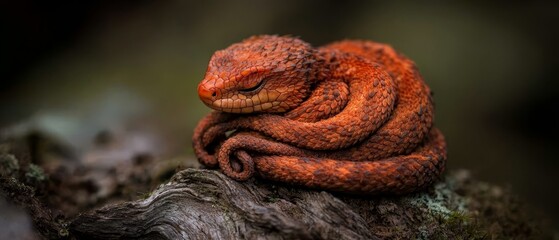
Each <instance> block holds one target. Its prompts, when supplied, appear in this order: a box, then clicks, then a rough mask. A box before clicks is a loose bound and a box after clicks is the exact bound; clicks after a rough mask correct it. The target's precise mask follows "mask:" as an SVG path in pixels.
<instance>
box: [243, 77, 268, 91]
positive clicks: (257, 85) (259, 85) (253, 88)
mask: <svg viewBox="0 0 559 240" xmlns="http://www.w3.org/2000/svg"><path fill="white" fill-rule="evenodd" d="M266 80H267V78H265V79H261V80H260V81H258V82H255V84H251V85H252V86H248V87H247V88H244V89H239V92H242V93H252V92H256V91H258V90H260V88H262V86H264V82H265V81H266Z"/></svg>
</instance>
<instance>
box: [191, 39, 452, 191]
mask: <svg viewBox="0 0 559 240" xmlns="http://www.w3.org/2000/svg"><path fill="white" fill-rule="evenodd" d="M198 94H199V96H200V99H201V100H202V101H203V102H204V103H205V104H206V105H208V106H209V107H211V108H213V109H215V110H216V111H214V112H212V113H210V114H209V115H208V116H206V117H205V118H203V119H202V120H201V121H200V122H199V124H198V126H197V127H196V129H195V131H194V136H193V144H194V150H195V153H196V155H197V156H198V159H199V161H200V162H201V163H202V164H204V165H206V166H208V167H219V168H220V169H221V170H222V171H223V172H224V173H225V174H226V175H228V176H229V177H231V178H234V179H236V180H246V179H248V178H250V177H252V176H253V175H254V174H255V173H256V174H257V175H259V176H260V177H263V178H266V179H271V180H274V181H279V182H285V183H291V184H295V185H302V186H306V187H310V188H317V189H325V190H331V191H342V192H354V193H364V194H371V193H373V194H374V193H381V192H385V193H405V192H410V191H415V190H418V189H421V188H423V187H425V186H428V185H430V184H431V183H433V182H434V181H435V180H437V179H438V178H439V175H440V174H441V172H442V171H443V169H444V166H445V161H446V144H445V141H444V138H443V136H442V134H441V133H440V131H439V130H438V129H436V128H434V127H433V115H434V113H433V103H432V99H431V92H430V90H429V88H428V87H427V85H425V83H424V82H423V80H422V78H421V76H420V75H419V73H418V71H417V69H416V67H415V65H414V63H413V62H412V61H410V60H409V59H407V58H406V57H404V56H402V55H401V54H399V53H397V52H396V51H395V50H394V49H392V48H391V47H390V46H388V45H385V44H380V43H375V42H370V41H349V40H346V41H341V42H336V43H333V44H330V45H326V46H323V47H320V48H312V47H311V46H310V45H309V44H307V43H305V42H304V41H302V40H300V39H297V38H291V37H279V36H256V37H251V38H249V39H246V40H244V41H242V42H240V43H236V44H233V45H231V46H230V47H228V48H226V49H224V50H221V51H217V52H216V53H215V54H214V55H213V56H212V58H211V60H210V63H209V66H208V69H207V72H206V75H205V78H204V80H202V82H201V83H200V84H199V85H198Z"/></svg>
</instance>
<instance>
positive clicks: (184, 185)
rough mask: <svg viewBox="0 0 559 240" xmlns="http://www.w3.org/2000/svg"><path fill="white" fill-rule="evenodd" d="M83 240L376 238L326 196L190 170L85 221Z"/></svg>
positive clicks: (79, 229)
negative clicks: (133, 199) (144, 197)
mask: <svg viewBox="0 0 559 240" xmlns="http://www.w3.org/2000/svg"><path fill="white" fill-rule="evenodd" d="M70 228H71V229H72V232H73V233H74V234H75V235H76V236H78V237H79V238H82V237H83V238H102V239H118V238H130V237H132V238H139V237H145V238H161V239H236V238H246V239H253V238H262V237H263V238H267V239H278V238H285V239H294V238H296V239H300V238H302V239H317V238H319V239H332V238H342V239H344V238H350V239H358V238H369V239H371V238H373V235H372V234H371V232H370V231H369V229H368V228H367V223H366V222H365V220H364V219H363V218H362V217H360V216H359V215H358V214H356V213H355V212H353V211H351V210H349V208H348V206H347V205H346V204H345V203H343V202H342V201H341V200H339V199H337V198H335V197H334V196H332V195H331V194H329V193H326V192H315V191H304V190H288V189H287V188H283V187H277V188H276V187H273V186H272V185H260V184H258V185H257V184H254V182H248V183H240V182H236V181H234V180H231V179H230V178H228V177H226V176H225V175H223V174H221V173H219V172H217V171H211V170H195V169H187V170H184V171H182V172H179V173H177V174H176V175H175V176H174V177H173V179H172V180H171V181H170V182H169V183H167V184H164V185H162V186H160V187H159V188H158V189H157V190H156V191H154V192H153V193H152V195H151V196H150V197H149V198H147V199H144V200H140V201H136V202H131V203H123V204H118V205H112V206H107V207H104V208H101V209H99V210H96V211H93V212H91V213H88V214H83V215H80V216H79V217H78V218H77V219H76V220H75V221H73V223H72V224H71V226H70Z"/></svg>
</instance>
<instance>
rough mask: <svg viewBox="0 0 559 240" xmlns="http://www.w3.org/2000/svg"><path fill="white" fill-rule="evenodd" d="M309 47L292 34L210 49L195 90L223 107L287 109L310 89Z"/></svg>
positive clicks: (226, 109)
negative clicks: (208, 58) (210, 54)
mask: <svg viewBox="0 0 559 240" xmlns="http://www.w3.org/2000/svg"><path fill="white" fill-rule="evenodd" d="M314 53H315V50H313V49H312V47H311V46H310V45H309V44H308V43H306V42H304V41H302V40H300V39H297V38H292V37H279V36H268V35H264V36H255V37H251V38H248V39H245V40H243V41H242V42H240V43H236V44H233V45H231V46H229V47H228V48H226V49H224V50H220V51H217V52H215V53H214V55H213V56H212V57H211V59H210V63H209V64H208V69H207V70H206V75H205V77H204V79H203V80H202V82H200V84H199V85H198V95H199V96H200V99H201V100H202V101H203V102H204V103H205V104H206V105H207V106H209V107H210V108H213V109H215V110H218V111H223V112H230V113H253V112H276V113H277V112H286V111H289V110H291V109H293V108H294V107H296V106H298V105H299V104H300V103H301V102H302V101H303V100H304V99H306V97H307V95H308V94H310V86H311V82H310V81H311V80H310V79H309V78H310V77H309V76H310V74H311V67H312V63H313V62H314V56H315V54H314Z"/></svg>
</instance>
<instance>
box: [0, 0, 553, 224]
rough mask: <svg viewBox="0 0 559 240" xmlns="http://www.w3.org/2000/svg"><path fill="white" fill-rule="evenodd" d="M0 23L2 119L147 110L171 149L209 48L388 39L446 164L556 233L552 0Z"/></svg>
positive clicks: (186, 146) (16, 8)
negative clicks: (512, 198)
mask: <svg viewBox="0 0 559 240" xmlns="http://www.w3.org/2000/svg"><path fill="white" fill-rule="evenodd" d="M0 20H1V21H0V26H1V29H0V30H1V32H0V33H1V37H0V50H1V51H0V53H1V54H0V61H1V63H0V79H2V83H1V85H0V126H1V127H9V126H14V124H18V123H20V122H24V121H29V119H37V118H39V119H42V120H41V121H43V122H44V121H46V122H47V125H49V124H50V125H55V126H56V129H62V130H61V132H62V133H64V132H66V133H67V132H75V131H76V129H88V128H92V127H95V128H104V127H110V126H109V125H111V124H115V122H117V121H122V119H126V118H138V117H139V116H140V117H147V118H149V119H151V120H152V121H153V122H155V123H156V125H157V126H154V127H156V128H159V129H161V131H163V132H165V133H166V137H167V138H170V139H173V141H172V142H174V143H175V144H176V146H177V147H175V148H173V150H172V151H170V153H168V154H169V155H173V154H183V155H184V154H192V151H191V149H190V137H191V134H192V129H193V128H194V126H195V124H196V122H197V121H198V120H199V119H200V118H201V117H202V116H203V115H204V114H206V113H207V112H209V109H208V108H206V107H205V106H203V104H202V103H201V102H200V101H199V100H198V97H197V94H196V85H197V83H198V81H200V80H201V79H202V77H203V75H204V71H205V69H206V64H207V62H208V60H209V58H210V56H211V55H212V53H213V52H214V51H215V50H218V49H222V48H225V47H227V46H228V45H230V44H231V43H234V42H238V41H240V40H242V39H244V38H246V37H248V36H251V35H254V34H290V35H294V36H300V37H301V38H302V39H304V40H306V41H308V42H310V43H312V44H313V45H321V44H325V43H328V42H330V41H335V40H340V39H344V38H360V39H371V40H375V41H379V42H386V43H390V44H391V45H393V46H394V47H395V48H396V49H398V50H399V51H401V52H403V53H404V54H405V55H407V56H409V57H410V58H411V59H413V60H414V61H415V62H416V63H417V65H418V66H419V69H420V71H421V73H422V74H423V76H424V78H425V80H426V81H427V83H428V84H429V85H430V86H431V88H432V90H433V91H434V92H435V101H436V111H437V115H436V116H437V119H436V124H437V125H438V127H440V128H441V129H442V130H443V132H444V133H445V135H446V137H447V140H448V143H449V162H448V165H449V169H457V168H467V169H469V170H471V171H472V172H473V174H474V175H475V176H476V177H478V178H479V179H482V180H485V181H488V182H493V183H498V184H501V185H505V186H510V188H512V190H513V191H514V192H516V193H518V194H519V195H520V196H521V197H522V198H523V199H525V200H526V201H527V202H529V203H530V204H532V205H533V206H535V208H536V209H537V210H539V211H542V212H545V213H546V214H548V216H550V217H552V218H553V219H554V222H555V228H556V229H557V226H558V225H557V222H558V221H557V220H558V219H559V204H557V203H559V191H558V189H559V188H558V187H557V186H556V183H558V182H559V174H558V173H557V172H558V171H559V162H558V161H557V155H558V151H559V140H558V139H559V138H558V137H557V136H558V135H559V81H558V79H557V75H558V74H559V45H558V44H557V43H558V42H559V34H558V29H559V25H558V23H559V3H557V2H555V3H547V1H526V2H509V1H502V2H500V1H496V2H489V1H454V2H453V3H443V2H436V3H435V2H433V3H424V2H423V3H419V2H408V3H402V2H400V3H398V4H397V3H393V2H391V1H387V2H358V1H354V2H342V1H297V0H283V1H256V0H254V1H203V3H202V1H198V3H194V1H192V2H189V1H179V0H175V1H56V2H53V1H38V0H37V1H33V0H21V1H4V2H3V3H0ZM45 116H46V117H45ZM45 119H47V120H45ZM68 119H70V120H68ZM82 132H83V131H82ZM86 132H87V131H86ZM62 135H63V134H62Z"/></svg>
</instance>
